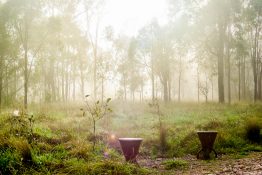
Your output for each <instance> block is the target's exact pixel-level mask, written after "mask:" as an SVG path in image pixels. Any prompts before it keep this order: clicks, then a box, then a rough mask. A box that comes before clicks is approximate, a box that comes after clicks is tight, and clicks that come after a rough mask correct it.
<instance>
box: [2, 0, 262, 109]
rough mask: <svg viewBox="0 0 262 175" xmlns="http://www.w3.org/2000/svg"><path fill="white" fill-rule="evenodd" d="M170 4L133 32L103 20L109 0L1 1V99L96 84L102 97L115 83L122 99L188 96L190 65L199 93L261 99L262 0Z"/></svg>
mask: <svg viewBox="0 0 262 175" xmlns="http://www.w3.org/2000/svg"><path fill="white" fill-rule="evenodd" d="M168 4H169V22H168V23H167V24H165V25H159V23H158V21H157V20H156V19H153V20H152V22H151V23H150V24H147V25H145V26H144V27H143V28H142V29H141V30H140V31H139V32H138V34H137V35H136V36H133V37H129V36H125V35H124V34H121V33H119V34H118V33H115V32H114V30H113V27H111V26H107V27H105V28H101V27H100V26H102V25H101V18H102V17H101V16H102V14H103V13H102V12H103V5H104V2H103V1H101V0H98V1H95V0H68V1H66V3H65V1H61V0H6V1H0V107H2V106H4V105H11V104H12V103H14V102H16V101H23V104H24V107H25V108H26V107H27V104H28V101H30V102H60V101H61V102H66V101H73V100H77V99H79V98H80V97H83V98H84V96H85V93H86V91H87V88H90V84H92V88H91V89H92V92H93V93H92V95H93V96H94V98H95V99H102V100H103V98H104V96H105V93H106V91H107V87H108V85H109V84H115V85H114V86H115V95H116V96H117V97H118V98H121V99H123V100H127V99H129V100H137V99H139V100H140V101H143V100H144V98H145V96H150V98H152V99H155V98H161V99H163V100H164V101H165V102H168V101H171V100H177V101H181V100H182V98H183V94H182V91H183V88H184V85H183V82H184V80H185V76H187V75H188V73H189V72H191V73H192V72H193V74H194V75H195V76H194V77H192V78H191V84H194V83H195V84H196V87H197V89H192V91H196V94H197V96H196V99H198V101H200V98H201V96H202V97H204V99H205V100H206V101H208V100H213V101H214V100H216V95H215V94H216V93H217V94H218V95H217V97H218V101H219V102H220V103H224V102H228V103H231V101H232V100H234V101H236V100H247V101H261V100H262V87H261V85H262V37H261V36H262V35H261V34H262V1H261V0H208V1H204V2H203V1H201V0H187V1H184V0H169V1H168ZM138 5H139V4H138ZM148 5H149V6H150V4H148ZM145 10H146V9H145ZM79 16H82V18H79ZM79 19H80V21H79ZM81 19H82V20H83V19H84V21H85V22H84V23H83V22H82V21H81ZM104 45H106V47H105V46H104ZM192 87H193V86H192ZM149 91H150V94H147V95H146V93H147V92H149ZM209 98H211V99H209ZM29 99H30V100H29Z"/></svg>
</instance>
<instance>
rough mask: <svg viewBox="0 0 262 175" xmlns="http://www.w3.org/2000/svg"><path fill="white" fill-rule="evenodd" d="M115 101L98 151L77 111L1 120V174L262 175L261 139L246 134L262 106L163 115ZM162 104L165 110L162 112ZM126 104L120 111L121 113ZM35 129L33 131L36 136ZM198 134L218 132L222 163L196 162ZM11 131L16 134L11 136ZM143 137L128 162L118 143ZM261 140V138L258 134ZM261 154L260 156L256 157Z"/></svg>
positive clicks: (187, 107) (168, 110) (185, 107)
mask: <svg viewBox="0 0 262 175" xmlns="http://www.w3.org/2000/svg"><path fill="white" fill-rule="evenodd" d="M121 104H122V102H113V103H112V104H111V105H112V107H111V108H112V109H113V112H112V113H111V114H110V115H109V116H107V117H104V118H102V119H101V120H99V121H98V123H97V135H96V138H97V145H96V148H95V150H93V148H92V147H93V146H92V142H93V139H94V138H93V137H92V136H93V133H92V132H91V130H90V128H92V122H91V121H90V119H89V118H88V117H85V116H83V115H82V111H81V110H80V105H68V106H66V105H61V104H60V105H59V104H57V105H55V104H53V105H47V106H45V107H41V108H39V107H33V108H32V109H34V110H32V111H33V112H34V116H33V125H32V126H30V124H29V123H28V121H27V118H26V117H25V116H24V118H21V120H22V121H16V122H15V121H13V120H11V119H12V116H10V113H6V115H2V116H1V148H2V149H1V150H2V151H1V161H0V163H1V167H2V169H1V171H2V174H5V173H7V174H9V173H14V174H15V173H17V174H161V173H162V174H172V173H175V174H177V173H178V174H223V172H224V174H229V173H231V174H237V173H236V172H235V171H237V172H239V174H241V173H243V172H247V173H250V174H252V172H253V174H259V173H261V171H262V170H261V158H262V157H261V153H260V152H261V151H262V145H261V138H260V141H258V142H257V141H254V140H253V141H252V140H250V138H249V136H248V132H249V130H250V128H252V126H253V125H261V121H262V120H261V117H262V107H261V104H257V105H249V104H234V105H231V106H228V105H218V104H213V103H210V104H204V103H203V104H196V103H195V104H194V103H189V104H187V103H185V104H176V103H173V104H169V105H167V106H164V104H160V108H161V109H160V110H161V113H162V114H163V115H161V122H162V126H161V128H160V127H159V116H158V114H157V113H156V111H155V110H154V109H152V107H149V105H147V104H143V103H140V104H133V103H129V104H125V105H121ZM162 105H163V106H162ZM120 106H121V107H120ZM31 127H32V128H31ZM31 129H32V131H31ZM197 130H216V131H218V135H217V138H216V141H215V145H214V148H215V150H216V151H217V153H218V158H214V155H213V154H212V155H211V156H212V159H211V160H206V161H205V160H197V159H196V155H197V152H198V151H199V150H200V149H201V145H200V141H199V139H198V136H197V133H196V131H197ZM10 131H11V132H10ZM126 136H128V137H142V138H143V142H142V144H141V148H140V153H139V155H138V157H137V161H138V163H139V165H140V166H136V165H132V164H128V163H125V160H124V156H123V154H122V151H121V147H120V145H119V142H118V138H119V137H126ZM260 137H261V134H260ZM256 152H257V153H256Z"/></svg>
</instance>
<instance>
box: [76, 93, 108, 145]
mask: <svg viewBox="0 0 262 175" xmlns="http://www.w3.org/2000/svg"><path fill="white" fill-rule="evenodd" d="M88 97H89V95H86V96H85V98H86V100H85V103H86V108H85V109H81V111H83V116H85V115H86V114H87V113H88V114H89V117H90V118H91V120H92V123H93V137H94V139H93V150H95V145H96V123H97V121H99V120H100V119H102V118H103V117H104V116H106V115H107V114H108V113H110V112H112V109H111V108H110V107H109V102H110V101H111V98H108V99H107V100H106V101H105V102H100V101H99V100H98V101H96V102H91V101H90V100H88Z"/></svg>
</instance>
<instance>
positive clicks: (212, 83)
mask: <svg viewBox="0 0 262 175" xmlns="http://www.w3.org/2000/svg"><path fill="white" fill-rule="evenodd" d="M211 91H212V101H214V82H213V76H212V77H211Z"/></svg>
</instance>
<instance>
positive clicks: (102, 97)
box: [101, 77, 104, 102]
mask: <svg viewBox="0 0 262 175" xmlns="http://www.w3.org/2000/svg"><path fill="white" fill-rule="evenodd" d="M101 88H102V93H101V100H102V102H103V101H104V77H102V87H101Z"/></svg>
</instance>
